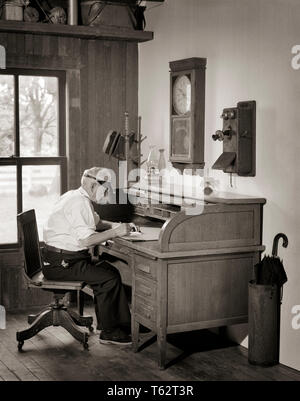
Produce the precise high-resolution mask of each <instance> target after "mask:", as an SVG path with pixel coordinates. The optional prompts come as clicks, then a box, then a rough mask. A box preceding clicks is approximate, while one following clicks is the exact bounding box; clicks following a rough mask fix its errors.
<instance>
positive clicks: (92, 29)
mask: <svg viewBox="0 0 300 401" xmlns="http://www.w3.org/2000/svg"><path fill="white" fill-rule="evenodd" d="M0 32H5V33H23V34H33V35H50V36H65V37H73V38H81V39H106V40H126V41H131V42H147V41H149V40H152V39H153V32H150V31H136V30H134V29H128V28H122V27H118V26H100V25H99V26H84V25H60V24H46V23H40V22H36V23H29V22H21V21H0Z"/></svg>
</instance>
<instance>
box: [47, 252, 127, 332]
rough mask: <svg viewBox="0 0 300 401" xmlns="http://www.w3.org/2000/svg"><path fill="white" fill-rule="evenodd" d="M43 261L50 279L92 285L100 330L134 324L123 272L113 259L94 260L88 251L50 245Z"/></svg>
mask: <svg viewBox="0 0 300 401" xmlns="http://www.w3.org/2000/svg"><path fill="white" fill-rule="evenodd" d="M43 261H44V268H43V274H44V276H45V277H46V279H48V280H58V281H59V280H62V281H84V282H85V283H86V284H88V285H90V286H91V287H92V289H93V292H94V302H95V312H96V316H97V321H98V326H97V327H98V328H99V329H105V330H112V329H114V328H116V327H120V326H124V327H130V320H131V318H130V311H129V307H128V300H127V297H126V294H125V290H124V287H123V285H122V281H121V277H120V273H119V271H118V270H117V269H116V268H115V267H114V266H112V265H111V264H110V263H109V262H107V261H105V260H102V261H101V260H100V261H99V262H98V263H93V262H92V261H91V257H90V255H89V253H88V251H80V252H74V253H72V254H70V253H68V254H66V253H63V252H62V253H57V252H53V251H50V250H47V249H46V248H45V249H44V250H43ZM45 262H46V263H49V265H45Z"/></svg>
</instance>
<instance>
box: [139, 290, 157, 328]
mask: <svg viewBox="0 0 300 401" xmlns="http://www.w3.org/2000/svg"><path fill="white" fill-rule="evenodd" d="M134 313H135V315H140V316H141V317H142V318H144V319H146V320H148V321H150V322H153V323H154V322H156V306H154V305H150V304H148V303H146V302H144V299H143V298H141V297H139V296H136V297H135V311H134Z"/></svg>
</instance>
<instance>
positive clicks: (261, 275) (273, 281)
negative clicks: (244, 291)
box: [255, 233, 289, 288]
mask: <svg viewBox="0 0 300 401" xmlns="http://www.w3.org/2000/svg"><path fill="white" fill-rule="evenodd" d="M280 238H282V239H283V244H282V246H283V247H284V248H286V247H287V246H288V243H289V242H288V238H287V236H286V235H285V234H282V233H280V234H277V235H276V236H275V238H274V241H273V249H272V256H265V257H264V258H263V260H262V261H261V262H260V263H258V264H257V265H256V266H255V267H256V284H263V285H272V286H273V285H277V286H278V288H281V287H282V286H283V284H284V283H286V282H287V275H286V272H285V270H284V267H283V264H282V260H280V259H279V257H278V256H277V253H278V242H279V239H280Z"/></svg>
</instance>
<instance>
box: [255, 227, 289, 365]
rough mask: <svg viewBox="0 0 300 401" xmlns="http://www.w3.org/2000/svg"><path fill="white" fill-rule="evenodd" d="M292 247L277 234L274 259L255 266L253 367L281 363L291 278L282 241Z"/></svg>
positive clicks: (273, 252) (274, 242)
mask: <svg viewBox="0 0 300 401" xmlns="http://www.w3.org/2000/svg"><path fill="white" fill-rule="evenodd" d="M280 238H282V239H283V246H284V247H285V248H286V247H287V246H288V239H287V236H286V235H285V234H282V233H280V234H277V235H276V236H275V238H274V241H273V249H272V257H269V256H267V257H264V259H263V260H262V261H261V262H260V263H259V264H258V265H256V266H255V267H256V268H257V270H256V271H257V274H256V279H255V280H252V281H250V283H249V287H248V288H249V303H248V316H249V346H248V361H249V363H251V364H253V365H259V366H273V365H276V364H278V363H279V348H280V305H281V290H282V285H283V283H284V282H285V281H287V277H286V274H285V271H284V268H283V265H282V263H281V261H280V260H279V259H278V257H277V252H278V242H279V239H280Z"/></svg>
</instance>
